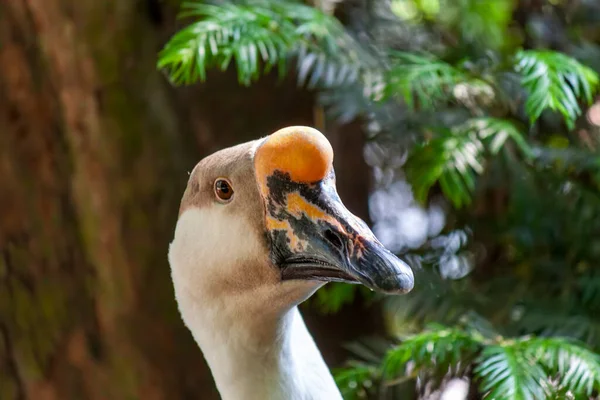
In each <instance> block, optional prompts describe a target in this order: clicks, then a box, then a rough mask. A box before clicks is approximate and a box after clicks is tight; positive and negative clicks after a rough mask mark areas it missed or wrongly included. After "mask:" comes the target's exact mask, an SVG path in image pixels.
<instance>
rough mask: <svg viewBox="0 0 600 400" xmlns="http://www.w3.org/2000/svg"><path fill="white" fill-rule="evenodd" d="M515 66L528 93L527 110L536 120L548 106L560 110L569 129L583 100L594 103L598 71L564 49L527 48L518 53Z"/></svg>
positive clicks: (532, 120) (572, 125) (579, 110)
mask: <svg viewBox="0 0 600 400" xmlns="http://www.w3.org/2000/svg"><path fill="white" fill-rule="evenodd" d="M515 70H516V71H517V72H518V73H519V74H520V75H521V84H522V85H523V86H524V88H525V90H526V91H527V93H528V97H527V100H526V102H525V111H526V112H527V114H528V115H529V118H530V120H531V123H534V122H535V121H536V120H537V119H538V118H539V117H540V115H541V114H542V112H544V111H545V110H547V109H550V110H553V111H558V112H559V113H560V114H561V115H562V116H563V118H564V120H565V122H566V124H567V126H568V127H569V129H573V127H574V124H575V120H576V119H577V117H579V116H580V115H581V112H582V111H581V108H580V106H579V102H580V101H581V102H584V103H586V104H591V102H592V96H593V93H595V92H596V91H597V90H598V87H599V79H598V75H597V74H596V73H595V72H594V71H593V70H591V69H590V68H588V67H586V66H584V65H583V64H581V63H579V62H578V61H577V60H575V59H574V58H571V57H569V56H567V55H565V54H563V53H559V52H555V51H548V50H526V51H520V52H518V53H517V55H516V65H515Z"/></svg>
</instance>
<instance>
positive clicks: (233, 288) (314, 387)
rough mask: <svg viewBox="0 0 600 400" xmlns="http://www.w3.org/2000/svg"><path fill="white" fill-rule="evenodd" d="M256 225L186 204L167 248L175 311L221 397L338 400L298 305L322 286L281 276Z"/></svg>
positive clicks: (220, 210)
mask: <svg viewBox="0 0 600 400" xmlns="http://www.w3.org/2000/svg"><path fill="white" fill-rule="evenodd" d="M255 231H256V230H255V229H252V227H251V226H249V223H248V222H246V220H245V219H244V218H240V217H238V218H236V217H235V216H233V215H230V213H229V212H228V210H227V208H226V207H219V206H214V207H208V208H204V209H198V208H190V209H187V210H186V211H184V213H183V214H182V215H181V216H180V218H179V220H178V222H177V226H176V229H175V238H174V240H173V242H172V243H171V246H170V248H169V262H170V264H171V271H172V278H173V283H174V286H175V295H176V298H177V302H178V305H179V310H180V312H181V315H182V318H183V320H184V322H185V324H186V326H187V327H188V328H189V329H190V331H191V332H192V334H193V336H194V339H195V340H196V342H197V343H198V345H199V346H200V348H201V350H202V352H203V353H204V356H205V358H206V360H207V362H208V364H209V366H210V368H211V371H212V374H213V377H214V379H215V382H216V384H217V388H218V389H219V392H220V394H221V397H222V398H223V399H224V400H254V399H256V400H284V399H285V400H313V399H315V400H316V399H319V400H321V399H326V400H337V399H341V395H340V392H339V390H338V388H337V387H336V385H335V382H334V380H333V378H332V376H331V374H330V372H329V369H328V368H327V366H326V365H325V362H324V361H323V358H322V356H321V354H320V352H319V350H318V349H317V347H316V345H315V343H314V341H313V338H312V337H311V335H310V333H309V332H308V330H307V329H306V326H305V324H304V321H303V319H302V317H301V315H300V312H299V311H298V308H297V307H296V306H297V305H298V304H299V303H300V302H302V301H304V300H305V299H306V298H308V297H309V296H310V295H311V294H312V293H314V291H315V290H316V289H318V288H319V287H320V285H321V284H320V283H316V282H309V281H289V282H281V281H280V279H279V274H278V272H277V271H276V268H275V267H274V266H272V265H271V264H270V262H269V259H268V254H267V250H266V248H265V247H264V243H263V242H262V241H261V238H260V237H258V234H256V233H254V232H255Z"/></svg>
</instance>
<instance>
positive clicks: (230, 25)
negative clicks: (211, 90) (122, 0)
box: [158, 1, 361, 86]
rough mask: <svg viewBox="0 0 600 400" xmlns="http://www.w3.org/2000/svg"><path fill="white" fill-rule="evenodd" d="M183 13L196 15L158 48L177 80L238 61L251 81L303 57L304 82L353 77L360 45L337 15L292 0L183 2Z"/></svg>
mask: <svg viewBox="0 0 600 400" xmlns="http://www.w3.org/2000/svg"><path fill="white" fill-rule="evenodd" d="M180 15H181V17H192V18H195V19H198V20H197V21H196V22H193V23H191V24H190V25H189V26H187V27H185V28H183V29H181V30H180V31H178V32H177V33H176V34H175V35H174V36H173V37H172V38H171V39H170V40H169V42H168V43H167V44H166V45H165V46H164V48H163V49H162V51H161V52H160V54H159V61H158V68H160V69H165V70H166V71H167V72H168V73H169V76H170V78H171V80H172V81H173V82H174V83H176V84H190V83H194V82H196V81H204V80H205V79H206V71H207V70H208V69H210V68H220V69H221V70H225V69H227V68H228V67H229V65H230V63H231V62H232V61H235V64H236V67H237V72H238V79H239V81H240V83H241V84H244V85H249V84H250V83H251V82H253V81H255V80H256V79H258V77H259V76H260V75H261V74H262V73H268V72H269V71H270V70H271V69H272V68H274V67H277V68H278V69H279V73H280V76H283V75H284V74H285V73H286V71H287V69H288V64H289V61H290V60H291V59H293V58H296V59H298V62H299V76H298V80H299V83H300V84H305V83H307V84H308V85H309V86H316V85H317V84H319V83H321V84H324V85H326V86H336V85H340V84H344V83H347V82H349V81H351V80H353V79H354V80H355V79H357V77H358V72H357V71H358V69H359V68H360V56H359V53H360V51H361V50H360V48H359V46H358V44H357V43H356V42H355V41H354V40H353V39H352V38H351V37H350V36H349V35H348V34H347V32H346V31H345V30H344V28H343V26H342V25H341V24H340V23H339V21H338V20H336V19H335V18H333V17H331V16H328V15H326V14H324V13H322V12H321V11H319V10H318V9H315V8H313V7H309V6H306V5H303V4H300V3H296V2H291V1H282V2H268V1H248V2H241V3H222V4H218V5H211V4H203V3H184V4H183V5H182V13H181V14H180Z"/></svg>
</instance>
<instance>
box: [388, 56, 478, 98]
mask: <svg viewBox="0 0 600 400" xmlns="http://www.w3.org/2000/svg"><path fill="white" fill-rule="evenodd" d="M391 63H392V66H391V68H390V70H389V71H388V72H387V73H386V74H385V78H384V80H385V84H386V86H385V98H389V97H391V96H395V95H397V94H400V95H401V96H402V97H403V98H404V101H405V102H406V103H407V105H408V106H409V107H411V108H413V109H414V108H417V107H422V108H424V109H431V108H433V107H434V106H435V105H437V104H439V103H440V102H443V101H449V100H450V99H451V98H452V97H453V93H452V90H453V89H454V87H455V86H456V85H458V84H459V83H462V84H468V85H479V86H481V85H483V86H486V87H487V86H489V85H488V84H487V83H486V82H484V81H482V80H480V79H477V78H475V77H473V76H471V75H470V74H469V73H468V72H466V71H463V70H461V69H459V68H457V67H455V66H453V65H450V64H448V63H446V62H444V61H442V60H439V59H437V58H435V57H433V56H431V55H420V54H412V53H405V52H394V53H392V55H391Z"/></svg>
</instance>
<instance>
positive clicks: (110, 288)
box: [0, 0, 366, 400]
mask: <svg viewBox="0 0 600 400" xmlns="http://www.w3.org/2000/svg"><path fill="white" fill-rule="evenodd" d="M157 4H158V3H157V2H156V1H150V0H147V1H145V2H141V1H133V0H121V1H114V2H113V1H109V2H104V1H92V0H78V1H75V0H9V1H2V2H0V399H2V400H4V399H25V398H27V399H35V400H45V399H111V400H112V399H116V400H118V399H125V398H139V399H183V398H199V399H216V398H218V396H217V394H216V390H215V388H214V385H213V383H212V378H211V376H210V374H209V371H208V369H207V367H206V365H205V363H204V360H203V358H202V355H201V353H200V351H199V350H198V348H197V347H196V345H195V344H194V342H193V340H192V338H191V335H190V334H189V332H188V331H187V330H186V328H185V327H184V326H183V323H182V322H181V319H180V317H179V314H178V312H177V308H176V304H175V300H174V296H173V289H172V285H171V280H170V275H169V274H170V272H169V268H168V264H167V259H166V254H167V247H168V243H169V241H170V239H171V237H172V232H173V228H174V225H175V221H176V218H177V210H178V206H179V200H180V196H181V194H182V193H183V188H184V186H185V184H186V180H187V171H190V170H191V168H192V167H193V165H194V164H195V163H196V162H197V161H198V160H199V159H200V158H201V156H203V155H206V154H208V153H210V152H212V151H214V150H217V149H219V148H222V147H225V146H229V145H232V144H235V143H239V142H242V141H245V140H249V139H253V138H257V137H259V136H263V135H265V134H267V133H270V132H272V131H273V130H275V129H277V128H280V127H282V126H284V125H291V124H308V125H310V124H312V109H311V108H312V96H311V95H310V94H308V93H304V94H302V93H300V92H298V91H294V90H291V89H292V88H293V80H292V81H291V82H288V83H285V84H278V83H277V81H276V79H271V78H268V79H264V80H261V82H260V83H259V84H258V85H256V86H254V87H252V88H248V89H246V88H240V87H238V85H237V80H236V78H235V75H234V74H231V73H228V74H225V75H223V74H211V77H210V78H209V81H208V84H206V85H196V86H194V87H192V88H183V89H174V88H171V87H170V86H169V85H168V84H167V82H166V80H165V79H164V77H163V76H162V75H161V74H160V73H159V72H157V71H156V70H155V63H156V57H157V52H158V50H159V49H160V45H161V44H162V43H164V41H165V40H166V38H167V37H168V35H169V34H170V33H172V32H173V30H174V27H173V26H162V25H161V23H162V21H174V17H173V16H172V14H173V13H174V11H175V10H174V9H173V8H168V7H167V8H164V9H161V8H160V7H158V6H157ZM148 7H149V8H148ZM165 11H166V12H168V15H167V16H163V15H162V13H163V12H165ZM335 147H337V145H336V144H335V143H334V148H335ZM342 147H343V146H342ZM336 150H337V148H336ZM346 173H347V172H344V174H346ZM348 174H349V173H348ZM341 187H344V185H341ZM344 190H345V189H341V192H342V195H343V196H344V197H346V198H347V199H352V198H359V197H362V201H363V204H362V206H361V205H360V204H359V203H356V204H353V205H352V206H351V208H353V209H354V210H355V211H357V213H359V214H362V213H363V212H364V210H366V208H364V207H366V202H365V201H366V193H359V194H358V197H357V193H356V192H347V193H344V192H343V191H344ZM356 190H359V189H356ZM360 190H362V189H360ZM350 201H352V200H350ZM361 207H363V209H362V211H358V209H360V208H361ZM363 216H364V215H363ZM318 328H319V327H318V326H316V327H315V329H317V330H318ZM333 337H335V336H333ZM327 345H328V346H334V341H332V340H329V341H328V342H327ZM338 354H339V353H338ZM331 357H333V356H331ZM339 358H340V357H339V355H338V356H337V358H336V359H339Z"/></svg>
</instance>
